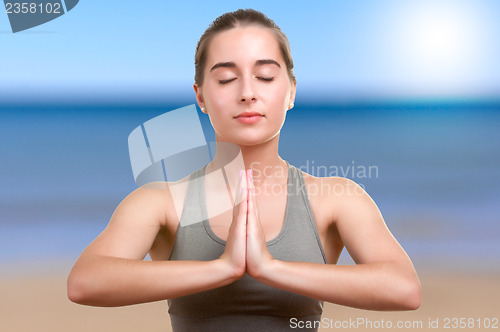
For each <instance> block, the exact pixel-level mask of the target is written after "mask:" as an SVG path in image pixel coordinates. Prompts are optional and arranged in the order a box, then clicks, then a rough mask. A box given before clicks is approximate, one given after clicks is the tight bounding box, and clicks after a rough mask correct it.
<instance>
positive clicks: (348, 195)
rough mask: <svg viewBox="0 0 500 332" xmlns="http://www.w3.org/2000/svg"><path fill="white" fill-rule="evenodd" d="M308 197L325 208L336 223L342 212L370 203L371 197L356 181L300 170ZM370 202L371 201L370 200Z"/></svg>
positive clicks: (330, 218) (331, 220)
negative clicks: (321, 175)
mask: <svg viewBox="0 0 500 332" xmlns="http://www.w3.org/2000/svg"><path fill="white" fill-rule="evenodd" d="M302 175H303V177H304V182H305V185H306V189H307V194H308V196H309V199H310V200H312V201H316V202H317V204H316V205H318V206H321V208H322V209H324V210H326V211H325V212H326V213H328V215H329V218H328V219H329V220H330V222H332V223H336V222H337V221H338V220H340V219H341V218H340V217H341V216H342V214H345V213H346V212H348V211H349V210H351V209H353V208H360V207H361V206H363V205H366V204H367V203H370V201H371V198H370V197H369V195H368V194H367V193H366V191H365V190H364V189H363V188H362V187H361V186H360V185H359V184H357V183H356V182H354V181H352V180H350V179H347V178H344V177H338V176H332V177H316V176H313V175H310V174H308V173H305V172H302ZM371 202H372V201H371Z"/></svg>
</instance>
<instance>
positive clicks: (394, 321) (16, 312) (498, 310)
mask: <svg viewBox="0 0 500 332" xmlns="http://www.w3.org/2000/svg"><path fill="white" fill-rule="evenodd" d="M53 266H54V267H53V268H52V267H51V268H49V269H44V270H39V269H36V268H31V269H30V270H28V269H26V268H24V269H23V268H19V267H16V268H15V269H14V270H15V271H11V272H8V271H7V269H6V267H5V266H3V267H2V271H5V272H7V273H2V278H1V283H0V294H1V297H0V331H2V332H3V331H5V332H7V331H8V332H17V331H19V332H21V331H22V332H29V331H50V332H57V331H61V332H63V331H64V332H67V331H71V332H80V331H82V332H83V331H93V332H97V331H121V332H128V331H130V332H132V331H171V328H170V320H169V317H168V312H167V310H168V307H167V303H166V301H162V302H156V303H149V304H142V305H134V306H128V307H120V308H94V307H86V306H81V305H77V304H74V303H71V302H70V301H69V300H68V299H67V297H66V276H67V273H68V271H69V269H70V265H69V264H67V263H64V264H53ZM419 275H420V279H421V283H422V288H423V296H422V306H421V307H420V309H418V310H417V311H413V312H373V311H366V310H358V309H353V308H347V307H343V306H338V305H334V304H330V303H325V310H324V313H323V319H322V321H321V323H322V327H321V328H320V331H331V330H335V329H336V330H361V331H375V330H377V331H380V330H382V329H383V328H391V327H392V329H396V330H410V331H413V330H420V331H430V330H432V331H441V330H450V329H452V330H453V329H454V328H453V326H454V324H458V325H459V324H460V320H459V319H460V318H462V324H464V322H465V323H466V325H467V326H466V327H465V328H461V329H460V330H467V331H469V330H470V331H483V330H496V329H492V327H494V326H496V327H497V329H500V326H499V322H498V319H499V318H500V283H499V280H500V274H498V273H493V272H491V273H486V272H484V273H479V272H476V273H470V272H463V273H460V272H453V273H452V272H448V273H446V272H443V271H437V272H431V271H419ZM495 321H496V323H495ZM398 324H399V325H398ZM401 324H403V325H401ZM479 324H481V327H479ZM400 325H401V327H400ZM429 325H431V327H429ZM486 325H489V326H490V328H486ZM446 327H448V328H446ZM457 329H458V327H457ZM292 330H300V329H298V328H296V329H292Z"/></svg>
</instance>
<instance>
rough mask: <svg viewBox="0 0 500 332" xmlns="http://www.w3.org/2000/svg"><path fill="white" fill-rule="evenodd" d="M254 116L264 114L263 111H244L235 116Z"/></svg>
mask: <svg viewBox="0 0 500 332" xmlns="http://www.w3.org/2000/svg"><path fill="white" fill-rule="evenodd" d="M252 116H264V115H263V114H262V113H259V112H243V113H240V114H238V115H237V116H235V117H236V118H239V117H252Z"/></svg>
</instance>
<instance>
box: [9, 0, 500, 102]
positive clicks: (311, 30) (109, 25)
mask: <svg viewBox="0 0 500 332" xmlns="http://www.w3.org/2000/svg"><path fill="white" fill-rule="evenodd" d="M238 8H255V9H257V10H261V11H262V12H264V13H265V14H266V15H268V16H269V17H270V18H272V19H273V20H275V22H276V23H277V24H278V25H279V26H280V27H281V29H282V30H283V31H284V32H285V33H286V34H287V36H288V38H289V40H290V44H291V48H292V55H293V57H294V63H295V74H296V77H297V80H298V90H297V91H298V92H297V101H298V102H300V100H301V99H300V98H305V99H307V98H309V99H319V100H334V101H339V100H353V99H392V100H393V99H440V98H443V99H446V98H455V99H488V100H491V99H495V100H498V99H500V60H499V59H500V20H498V17H500V1H496V0H453V1H451V0H450V1H448V0H418V1H417V0H400V1H396V0H380V1H361V0H351V1H346V0H334V1H217V2H216V3H214V2H209V1H148V2H143V1H130V0H121V1H106V2H101V1H90V0H82V1H80V3H79V4H78V5H77V6H76V7H75V8H74V9H73V10H72V11H70V12H68V13H67V14H65V15H63V16H61V17H59V18H57V19H55V20H53V21H51V22H48V23H46V24H43V25H41V26H38V27H35V28H32V29H29V30H26V31H24V32H18V33H15V34H13V33H12V31H11V30H10V25H9V21H8V17H7V15H6V14H5V13H0V62H1V63H2V67H1V69H0V102H5V101H8V102H12V101H27V100H33V101H40V100H48V101H60V100H89V98H90V99H95V100H107V99H108V100H115V101H123V102H127V101H131V100H135V101H141V102H142V101H168V100H169V99H172V98H177V97H179V96H182V97H184V96H186V97H188V98H193V100H194V94H193V90H192V84H193V76H194V60H193V58H194V51H195V47H196V43H197V41H198V39H199V37H200V36H201V34H202V33H203V31H204V30H205V29H206V27H207V26H208V25H209V24H210V22H211V21H213V20H214V19H215V18H216V17H217V16H218V15H220V14H222V13H224V12H226V11H232V10H236V9H238Z"/></svg>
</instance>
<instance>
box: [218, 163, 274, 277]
mask: <svg viewBox="0 0 500 332" xmlns="http://www.w3.org/2000/svg"><path fill="white" fill-rule="evenodd" d="M238 202H239V204H238ZM220 259H221V260H223V261H225V262H227V263H228V264H229V266H230V267H231V269H232V271H233V273H234V277H235V278H236V279H239V278H241V277H242V276H243V275H244V274H245V273H247V274H248V275H250V276H251V277H253V278H255V279H258V278H260V277H261V276H262V275H263V274H264V273H265V271H266V267H267V266H269V265H270V264H271V263H272V261H273V256H272V255H271V254H270V253H269V251H268V250H267V246H266V239H265V235H264V229H263V227H262V225H261V223H260V220H259V214H258V211H257V205H256V201H255V187H254V185H253V174H252V170H251V169H249V170H246V171H244V170H241V171H240V189H238V190H237V193H236V200H235V206H234V209H233V220H232V222H231V226H230V228H229V233H228V238H227V241H226V249H225V250H224V253H223V254H222V255H221V257H220Z"/></svg>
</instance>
